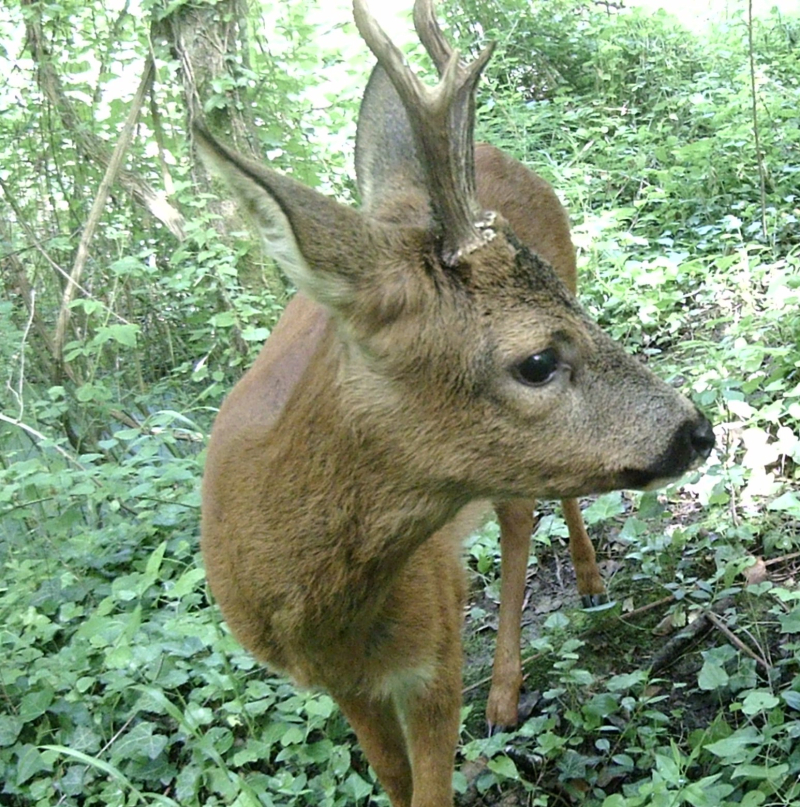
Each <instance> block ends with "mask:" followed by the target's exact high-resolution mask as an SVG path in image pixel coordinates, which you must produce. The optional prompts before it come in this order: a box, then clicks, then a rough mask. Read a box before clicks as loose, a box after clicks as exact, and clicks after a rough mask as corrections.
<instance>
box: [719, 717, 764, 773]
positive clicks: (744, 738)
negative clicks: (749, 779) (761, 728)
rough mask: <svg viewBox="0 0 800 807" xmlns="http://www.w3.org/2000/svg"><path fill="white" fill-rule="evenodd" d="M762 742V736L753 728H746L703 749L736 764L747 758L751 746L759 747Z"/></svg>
mask: <svg viewBox="0 0 800 807" xmlns="http://www.w3.org/2000/svg"><path fill="white" fill-rule="evenodd" d="M763 742H764V738H763V736H762V735H761V734H760V733H759V732H758V731H757V730H756V729H755V728H754V727H753V726H746V727H745V728H743V729H738V730H737V731H735V732H734V733H733V734H731V736H730V737H726V738H725V739H723V740H717V741H716V742H714V743H709V744H708V745H706V746H705V749H706V751H710V752H711V753H712V754H714V755H715V756H718V757H721V758H722V759H726V760H728V761H729V762H730V763H733V764H736V763H738V762H742V761H744V760H745V759H746V758H747V756H748V754H749V751H750V748H751V747H752V746H760V745H762V744H763Z"/></svg>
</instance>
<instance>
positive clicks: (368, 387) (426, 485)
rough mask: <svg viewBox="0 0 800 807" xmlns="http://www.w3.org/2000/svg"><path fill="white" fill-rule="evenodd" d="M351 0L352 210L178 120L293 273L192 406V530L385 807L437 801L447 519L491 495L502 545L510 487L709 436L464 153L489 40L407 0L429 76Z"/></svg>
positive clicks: (543, 210)
mask: <svg viewBox="0 0 800 807" xmlns="http://www.w3.org/2000/svg"><path fill="white" fill-rule="evenodd" d="M353 8H354V18H355V22H356V27H357V29H358V32H359V34H360V36H361V38H362V39H363V40H364V41H365V43H366V44H367V46H368V47H369V48H370V50H371V51H372V53H373V54H374V56H375V57H376V59H377V65H376V67H375V68H374V70H373V73H372V75H371V77H370V79H369V82H368V84H367V87H366V90H365V92H364V97H363V100H362V105H361V109H360V112H359V119H358V131H357V135H356V176H357V183H358V187H359V190H360V194H361V198H362V205H361V207H360V208H359V209H356V208H354V207H351V206H348V205H344V204H342V203H340V202H337V201H335V200H333V199H331V198H328V197H326V196H324V195H322V194H321V193H319V192H317V191H316V190H313V189H311V188H308V187H306V186H305V185H303V184H302V183H299V182H297V181H296V180H294V179H292V178H291V177H289V176H285V175H283V174H281V173H279V172H277V171H274V170H272V169H270V168H268V167H266V166H264V165H262V164H261V163H259V162H257V161H254V160H250V159H247V158H244V157H242V156H240V155H238V154H237V153H235V152H234V151H232V150H231V149H230V148H228V147H227V146H224V145H223V144H221V143H219V142H218V141H217V140H215V139H214V138H213V137H212V136H211V135H210V134H208V133H207V132H206V131H205V130H204V129H203V128H202V127H198V128H195V130H194V142H195V146H196V147H197V149H198V151H199V152H200V154H201V156H202V158H203V160H204V162H205V163H206V165H207V166H209V168H210V169H211V170H212V171H213V172H214V173H216V174H217V175H218V176H220V177H221V178H222V179H223V180H224V182H225V183H226V185H227V186H228V189H229V191H230V193H231V194H232V196H233V197H235V199H236V200H237V202H238V204H239V205H240V206H241V208H242V209H243V210H244V211H245V212H246V213H247V214H248V216H249V217H250V218H251V219H252V220H253V222H254V225H255V228H256V229H257V230H258V232H259V234H260V236H261V239H262V241H263V243H264V248H265V251H266V252H267V253H268V254H269V255H271V256H272V257H274V258H275V259H276V261H277V262H278V263H279V264H280V265H281V267H282V269H283V271H284V272H285V273H286V275H287V277H288V278H289V280H290V281H291V282H292V283H293V284H294V285H295V286H296V287H297V289H298V291H299V293H298V294H297V295H296V296H295V297H293V299H292V300H291V301H290V302H289V304H288V305H287V307H286V309H285V311H284V313H283V315H282V316H281V318H280V320H279V322H278V323H277V325H276V326H275V328H274V330H273V332H272V333H271V335H270V336H269V337H268V339H267V341H266V343H265V345H264V347H263V349H262V351H261V353H260V354H259V356H258V357H257V359H256V361H255V363H254V364H253V366H252V367H251V368H250V369H249V370H248V371H247V372H246V373H245V374H244V376H242V378H241V379H240V380H239V382H238V383H237V384H236V385H235V386H234V388H233V389H232V391H231V392H230V393H229V395H228V397H227V398H226V399H225V401H224V402H223V405H222V406H221V408H220V410H219V413H218V414H217V417H216V420H215V423H214V425H213V428H212V432H211V436H210V439H209V444H208V450H207V459H206V466H205V471H204V477H203V483H202V512H201V516H202V522H201V548H202V554H203V560H204V564H205V569H206V575H207V580H208V584H209V587H210V590H211V592H212V593H213V596H214V598H215V600H216V602H217V603H218V604H219V607H220V608H221V611H222V614H223V616H224V618H225V620H226V622H227V624H228V626H229V628H230V630H231V631H232V633H233V635H234V636H235V637H236V639H237V640H238V641H239V642H240V643H241V644H242V645H243V646H244V647H245V648H247V649H248V650H249V651H250V652H251V653H252V654H253V655H254V656H255V657H256V658H257V659H258V660H259V661H261V662H263V663H265V664H267V665H268V666H269V667H270V668H272V669H273V670H276V671H278V672H280V673H282V674H284V675H286V676H288V677H289V678H291V679H292V680H293V681H294V683H295V684H296V685H297V686H300V687H313V688H318V689H322V690H325V691H327V692H328V693H329V694H330V695H331V696H332V697H333V699H334V700H335V701H336V703H337V704H338V706H339V708H340V709H341V711H342V713H343V714H344V716H345V717H346V719H347V720H348V722H349V723H350V725H351V727H352V729H353V730H354V732H355V735H356V738H357V740H358V742H359V744H360V746H361V748H362V750H363V752H364V754H365V756H366V758H367V760H368V762H369V764H370V765H371V766H372V768H373V770H374V771H375V774H376V775H377V778H378V780H379V782H380V784H381V786H382V787H383V789H384V790H385V792H386V793H387V795H388V798H389V800H390V802H391V804H392V805H393V807H446V806H447V805H451V804H452V801H453V791H452V775H453V770H454V765H455V755H456V751H457V746H458V739H459V730H460V705H461V666H462V645H461V630H462V621H463V609H464V604H465V597H466V582H465V569H464V564H463V559H462V557H461V555H462V549H461V547H462V542H463V540H464V538H465V536H466V535H468V534H469V532H470V531H471V530H472V529H473V528H474V527H475V526H476V525H477V524H478V523H480V521H481V520H482V519H483V517H484V514H485V513H486V511H487V509H490V508H491V506H492V504H493V503H494V505H495V506H496V507H497V509H498V511H499V515H500V520H501V523H504V522H505V524H506V533H505V534H512V535H514V536H515V537H516V538H518V539H519V536H521V535H522V534H523V533H524V532H525V531H526V530H527V529H528V525H529V523H530V522H529V517H530V512H531V510H532V500H533V499H536V498H552V499H562V500H567V501H574V500H575V499H576V498H577V497H579V496H583V495H588V494H591V493H602V492H605V491H610V490H616V489H622V488H632V489H648V488H652V487H655V486H658V485H661V484H663V483H665V482H666V481H668V480H673V479H675V478H677V477H680V476H681V475H682V474H683V473H685V472H686V471H687V470H688V469H690V468H695V467H698V466H699V465H700V464H701V463H702V462H703V460H704V459H705V458H706V457H707V456H708V455H709V453H710V451H711V450H712V447H713V444H714V434H713V430H712V427H711V424H710V423H709V421H708V420H707V419H706V417H705V416H704V415H703V414H702V413H701V412H700V411H699V410H698V409H697V407H696V406H695V405H694V404H693V403H691V402H690V401H689V400H688V399H687V398H685V397H684V396H683V395H681V394H680V393H679V392H678V391H677V390H675V389H673V388H672V387H671V386H670V385H669V384H667V383H665V382H664V381H662V380H660V379H659V378H657V376H655V375H654V374H653V373H652V372H651V371H650V370H648V369H647V368H646V367H645V366H644V365H643V364H641V363H640V362H639V361H638V360H637V359H636V358H634V357H632V356H630V355H628V354H627V353H626V351H625V350H624V348H623V347H622V346H621V345H619V344H617V343H616V342H614V341H613V340H612V339H611V338H610V337H608V336H607V335H606V334H605V333H604V332H603V331H602V330H601V329H600V328H599V326H597V325H596V324H595V323H594V322H593V321H592V320H591V319H590V318H589V317H588V316H587V314H586V313H585V312H584V311H583V309H582V308H581V307H580V305H579V304H578V302H577V300H576V299H575V296H574V294H573V290H572V289H571V288H570V284H572V285H574V279H571V275H570V272H571V270H570V269H568V268H567V269H564V268H562V269H561V271H562V273H564V274H565V277H564V279H562V278H560V277H559V275H558V273H557V272H556V270H555V269H554V268H553V266H551V264H550V262H549V260H548V259H547V258H546V257H544V254H549V255H550V257H551V258H552V260H554V261H556V262H558V261H559V259H558V258H557V257H556V256H555V255H556V253H555V252H553V251H551V252H548V249H549V248H548V247H547V246H546V243H545V242H546V241H547V237H548V235H547V233H548V228H549V227H550V225H549V224H546V223H545V222H548V221H549V222H551V223H552V229H553V230H554V231H555V230H559V231H562V232H563V229H564V226H565V223H564V221H563V220H562V219H563V218H564V214H563V210H562V209H561V208H560V206H558V205H555V204H554V202H553V196H552V195H551V194H552V191H550V192H548V191H547V190H546V189H543V187H542V184H541V182H539V181H537V180H536V179H535V178H534V177H533V175H532V173H531V172H529V171H528V170H527V169H525V168H523V166H521V164H519V163H517V162H516V161H513V160H512V159H511V158H510V157H507V156H506V155H504V154H502V153H501V152H499V151H498V150H496V149H494V148H492V147H490V146H486V147H479V148H477V149H476V147H475V144H474V126H475V114H476V89H477V84H478V81H479V79H480V76H481V74H482V72H483V70H484V68H485V66H486V64H487V62H488V61H489V59H490V57H491V55H492V50H493V45H489V46H487V47H486V48H484V50H483V51H481V53H480V54H479V55H478V56H477V57H475V58H474V59H472V60H471V61H468V62H463V63H462V61H461V59H460V54H459V52H458V51H457V50H456V49H454V48H452V47H451V46H450V44H449V43H448V41H447V40H446V38H445V36H444V34H443V32H442V30H441V28H440V26H439V24H438V22H437V20H436V17H435V12H434V9H433V6H432V2H431V0H416V3H415V5H414V24H415V28H416V30H417V33H418V35H419V38H420V41H421V42H422V44H423V46H424V47H425V49H426V51H427V52H428V54H429V55H430V56H431V59H432V61H433V63H434V65H435V66H436V67H437V72H438V73H439V74H440V78H439V81H438V83H435V84H427V83H424V82H423V81H422V80H421V79H420V78H419V76H418V75H417V74H416V73H415V72H414V71H413V70H412V69H411V68H410V67H409V66H408V65H407V64H406V63H405V61H404V59H403V56H402V54H401V52H400V51H399V50H398V48H397V47H396V45H395V44H394V43H393V42H392V41H391V39H390V38H389V37H388V36H387V35H386V33H385V32H384V31H383V30H382V29H381V27H380V26H379V24H378V23H377V22H376V21H375V19H374V18H373V17H372V16H371V14H370V13H369V10H368V8H367V6H366V0H355V2H354V4H353ZM559 222H560V223H559ZM537 231H539V232H542V233H544V236H543V238H544V240H538V236H535V235H534V233H536V232H537ZM567 241H569V238H568V227H567V239H566V241H565V240H564V238H563V237H561V238H556V239H555V242H557V244H560V245H561V246H560V249H561V250H562V251H564V252H567V253H568V252H570V251H571V250H572V247H571V244H570V245H569V247H567ZM558 248H559V247H557V246H554V247H553V249H558ZM564 260H565V263H566V262H567V261H568V260H569V258H568V257H567V258H565V259H564ZM573 260H574V257H573ZM528 539H529V533H528V534H527V535H525V545H526V547H527V541H528ZM511 540H512V542H513V540H514V539H513V538H512V539H511ZM580 540H581V539H577V540H576V543H578V544H579V543H580ZM520 542H521V539H520ZM586 542H587V544H588V538H587V539H586ZM501 543H502V538H501ZM588 546H589V548H591V544H588ZM585 549H586V547H585V546H584V547H580V546H579V548H578V553H579V554H580V552H581V551H585ZM526 558H527V549H526ZM592 563H593V561H592ZM588 565H589V566H591V563H589V564H588Z"/></svg>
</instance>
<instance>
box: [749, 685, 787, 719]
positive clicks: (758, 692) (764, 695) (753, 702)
mask: <svg viewBox="0 0 800 807" xmlns="http://www.w3.org/2000/svg"><path fill="white" fill-rule="evenodd" d="M779 703H780V700H779V699H778V698H777V697H776V696H775V695H773V694H772V693H771V692H770V691H769V690H766V689H755V690H753V691H752V692H749V693H748V694H747V696H746V697H745V699H744V701H743V702H742V711H743V712H744V713H745V714H746V715H749V716H751V717H752V716H753V715H757V714H758V713H759V712H764V711H767V710H768V709H774V708H775V707H776V706H777V705H778V704H779Z"/></svg>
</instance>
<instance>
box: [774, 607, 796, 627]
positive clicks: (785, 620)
mask: <svg viewBox="0 0 800 807" xmlns="http://www.w3.org/2000/svg"><path fill="white" fill-rule="evenodd" d="M778 622H780V623H781V633H800V607H795V608H793V609H792V610H791V611H790V612H789V613H788V614H781V615H780V616H779V617H778Z"/></svg>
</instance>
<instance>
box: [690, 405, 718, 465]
mask: <svg viewBox="0 0 800 807" xmlns="http://www.w3.org/2000/svg"><path fill="white" fill-rule="evenodd" d="M697 414H698V415H699V416H700V420H699V421H698V423H697V425H696V426H695V427H694V428H693V429H692V433H691V435H690V437H689V439H690V440H691V443H692V448H693V449H694V450H695V453H697V454H698V456H700V457H702V458H703V459H704V460H706V459H708V455H709V454H710V453H711V449H712V448H714V442H715V437H714V429H713V427H712V426H711V422H710V421H709V419H708V418H707V417H706V416H705V415H703V414H702V413H700V412H699V411H698V413H697Z"/></svg>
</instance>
